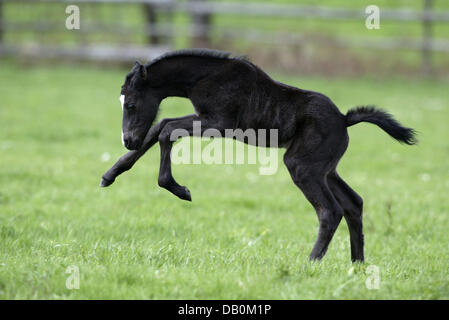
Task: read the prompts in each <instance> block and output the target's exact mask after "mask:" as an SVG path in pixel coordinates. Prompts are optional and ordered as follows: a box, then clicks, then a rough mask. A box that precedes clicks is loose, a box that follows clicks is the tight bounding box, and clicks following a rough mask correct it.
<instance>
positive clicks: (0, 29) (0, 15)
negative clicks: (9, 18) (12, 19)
mask: <svg viewBox="0 0 449 320" xmlns="http://www.w3.org/2000/svg"><path fill="white" fill-rule="evenodd" d="M3 28H4V27H3V0H0V44H1V43H2V42H3V31H4V30H3Z"/></svg>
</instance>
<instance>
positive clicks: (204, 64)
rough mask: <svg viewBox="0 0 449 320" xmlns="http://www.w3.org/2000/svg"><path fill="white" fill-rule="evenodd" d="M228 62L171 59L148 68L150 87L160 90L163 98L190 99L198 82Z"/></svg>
mask: <svg viewBox="0 0 449 320" xmlns="http://www.w3.org/2000/svg"><path fill="white" fill-rule="evenodd" d="M227 61H229V60H225V59H216V58H209V57H196V56H192V57H171V58H169V59H165V60H161V61H158V62H157V63H155V64H154V65H150V66H149V67H148V74H149V75H150V79H151V80H150V86H152V87H156V88H160V90H161V91H162V93H161V94H162V96H163V98H166V97H170V96H175V97H185V98H188V97H189V95H190V92H191V90H192V88H193V87H194V86H195V85H196V83H197V82H198V81H200V80H201V79H203V78H205V77H207V76H208V75H210V74H212V73H214V71H216V70H217V69H218V68H220V66H223V65H224V64H225V63H226V62H227Z"/></svg>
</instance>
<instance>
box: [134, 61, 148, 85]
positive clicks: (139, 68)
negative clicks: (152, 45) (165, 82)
mask: <svg viewBox="0 0 449 320" xmlns="http://www.w3.org/2000/svg"><path fill="white" fill-rule="evenodd" d="M133 70H137V72H139V75H140V76H141V77H142V79H143V80H147V68H146V67H145V66H144V65H143V64H141V63H140V62H139V61H136V62H134V67H133Z"/></svg>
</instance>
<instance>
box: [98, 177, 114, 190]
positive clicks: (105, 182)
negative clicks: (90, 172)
mask: <svg viewBox="0 0 449 320" xmlns="http://www.w3.org/2000/svg"><path fill="white" fill-rule="evenodd" d="M113 183H114V180H109V179H106V178H105V177H102V178H101V181H100V187H102V188H105V187H108V186H110V185H111V184H113Z"/></svg>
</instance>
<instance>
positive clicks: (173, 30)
mask: <svg viewBox="0 0 449 320" xmlns="http://www.w3.org/2000/svg"><path fill="white" fill-rule="evenodd" d="M56 2H57V3H66V4H80V5H81V4H97V5H100V4H116V5H123V4H134V5H143V6H144V10H146V18H147V26H146V27H145V28H143V29H142V30H135V29H130V28H129V27H126V26H123V25H121V24H120V23H117V24H104V23H84V24H83V27H82V30H79V31H80V32H81V33H90V32H99V33H107V34H117V35H123V36H126V35H130V34H132V33H135V32H141V33H143V34H144V35H145V36H146V37H147V39H148V43H149V44H151V45H150V46H144V47H139V46H137V45H131V46H128V49H127V50H124V49H123V48H121V49H119V50H116V51H114V49H113V47H111V46H109V47H108V46H107V45H104V44H102V45H98V48H97V49H98V50H95V45H90V47H89V48H84V49H83V48H81V46H80V48H78V49H77V50H73V51H72V53H71V55H74V56H76V55H80V57H82V56H84V57H85V58H89V59H109V60H113V59H115V58H117V59H118V60H127V59H132V56H133V52H134V53H135V54H134V55H135V56H140V55H142V54H147V56H150V57H151V56H154V54H157V53H159V52H160V51H161V50H167V49H168V48H170V47H171V46H172V42H173V40H170V39H172V38H173V37H174V34H176V35H178V36H179V35H183V36H186V37H189V38H192V39H194V41H195V40H198V39H199V40H200V41H199V42H197V43H199V44H202V45H205V46H207V45H208V43H209V41H210V37H211V32H212V30H213V19H212V17H214V16H216V15H233V16H243V17H250V16H251V17H261V18H264V17H274V18H280V19H283V18H301V19H324V20H360V21H361V23H364V20H365V18H366V13H365V10H364V9H346V8H330V7H323V6H303V5H286V4H273V3H253V2H249V3H234V2H232V3H231V2H216V1H201V0H190V1H183V2H180V1H175V0H39V1H33V0H0V54H3V55H6V54H14V52H20V53H24V52H28V53H29V54H31V53H33V54H37V55H39V54H41V53H43V54H48V53H49V49H51V50H54V51H53V52H54V54H52V56H55V55H57V54H58V53H60V54H61V55H63V56H67V55H68V53H67V52H68V50H69V49H66V48H64V47H62V46H61V47H60V48H59V49H58V46H56V44H55V45H52V46H48V47H47V48H45V46H43V45H42V47H41V48H40V49H38V46H37V45H36V44H35V45H34V47H33V48H34V49H33V50H31V49H30V47H29V46H28V49H27V47H26V46H25V49H24V48H21V46H20V45H19V44H6V43H3V42H2V39H3V38H4V36H3V34H4V33H5V32H23V31H27V30H36V31H39V32H49V31H51V30H52V28H56V27H57V26H56V25H55V23H54V22H50V21H37V22H34V23H28V22H27V23H19V22H15V21H10V20H7V19H6V18H5V16H4V14H3V15H2V6H3V4H5V3H27V4H30V5H32V4H35V3H56ZM423 4H424V5H423V10H421V11H418V10H410V9H381V21H398V22H401V23H407V22H419V23H421V24H422V29H423V33H422V37H421V38H395V37H391V38H387V37H341V36H340V37H338V36H335V37H333V39H332V42H333V43H334V44H335V45H337V46H341V47H361V48H373V49H381V50H390V49H406V50H417V51H418V50H419V51H420V52H421V55H422V70H423V72H425V73H430V72H431V71H432V52H444V53H447V52H449V40H446V39H434V38H433V32H432V29H433V25H434V24H436V23H444V24H446V23H449V12H441V11H440V12H437V11H434V10H432V4H433V1H432V0H423ZM159 12H165V13H167V12H169V13H179V12H181V13H186V14H188V15H190V16H191V17H192V19H191V21H192V22H193V23H189V24H184V25H183V26H181V27H179V26H176V25H174V24H172V23H161V22H158V21H157V19H156V15H157V13H159ZM220 31H221V34H222V36H224V37H226V38H230V39H243V40H247V41H251V42H260V43H267V42H268V43H276V44H281V45H303V44H305V43H310V42H313V39H310V38H306V37H304V35H302V34H296V33H285V32H281V33H280V32H272V31H261V30H257V29H244V30H242V29H238V28H232V27H230V28H226V30H220ZM161 37H164V38H166V39H169V41H171V43H170V42H167V43H163V44H162V45H160V44H161V43H160V38H161ZM106 48H109V49H106ZM99 52H102V53H101V54H100V53H99ZM108 53H109V56H108ZM120 54H123V56H122V57H121V58H120Z"/></svg>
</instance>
